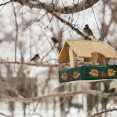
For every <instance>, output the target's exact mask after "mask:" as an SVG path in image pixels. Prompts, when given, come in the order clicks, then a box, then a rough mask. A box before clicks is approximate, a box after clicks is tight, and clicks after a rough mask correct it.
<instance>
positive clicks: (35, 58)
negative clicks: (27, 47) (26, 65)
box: [31, 54, 40, 62]
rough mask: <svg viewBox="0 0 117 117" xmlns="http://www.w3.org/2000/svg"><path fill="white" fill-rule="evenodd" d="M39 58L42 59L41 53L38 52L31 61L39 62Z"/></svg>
mask: <svg viewBox="0 0 117 117" xmlns="http://www.w3.org/2000/svg"><path fill="white" fill-rule="evenodd" d="M39 59H40V56H39V54H36V55H35V56H34V57H33V58H32V59H31V61H34V62H37V61H38V60H39Z"/></svg>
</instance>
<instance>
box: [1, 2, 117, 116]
mask: <svg viewBox="0 0 117 117" xmlns="http://www.w3.org/2000/svg"><path fill="white" fill-rule="evenodd" d="M14 1H15V0H11V1H10V2H9V0H1V1H0V117H4V116H7V117H90V116H91V117H93V116H96V117H117V111H115V110H117V109H116V108H117V104H116V101H117V98H116V96H117V91H116V89H117V81H116V80H110V81H102V82H91V83H90V82H73V83H66V84H60V83H59V75H58V72H59V70H60V69H68V68H69V65H66V64H63V63H58V62H57V58H58V56H59V54H60V51H61V49H62V46H63V44H64V43H65V41H66V40H67V39H70V35H71V32H72V29H73V27H72V26H73V24H75V22H76V19H77V16H78V13H79V12H78V11H79V10H78V11H77V12H75V11H74V12H70V11H69V13H67V12H66V13H62V12H61V13H60V12H51V10H50V11H48V10H47V9H49V8H51V7H52V8H53V9H54V8H58V11H59V9H60V8H61V9H63V10H65V9H67V6H68V7H75V5H76V4H78V5H79V7H77V8H78V9H80V7H81V4H82V2H84V4H83V9H84V10H83V11H81V12H80V15H79V18H78V22H77V25H78V27H75V28H76V29H78V30H79V31H81V32H83V28H84V26H85V25H86V24H88V25H89V27H90V28H91V29H92V32H93V34H94V36H95V37H96V40H100V34H99V31H98V28H97V25H96V22H95V18H94V15H93V12H92V10H91V5H93V2H95V1H96V2H95V4H94V5H93V9H94V11H95V16H96V19H97V22H98V26H99V29H100V32H101V35H102V39H103V41H106V42H108V43H109V44H110V45H111V46H112V47H113V49H114V50H117V0H94V1H92V0H88V1H86V0H84V1H82V0H70V1H67V0H40V2H41V3H42V4H41V5H40V7H38V4H39V2H38V1H36V0H32V1H31V0H29V1H28V0H16V1H15V2H14ZM32 4H33V5H32ZM36 5H37V7H34V6H36ZM44 5H45V6H44ZM43 6H44V7H43ZM53 6H54V7H53ZM46 7H47V8H46ZM87 7H89V8H87ZM66 11H68V10H66ZM84 39H85V38H84V36H83V35H81V34H78V33H77V32H76V31H74V33H73V35H72V40H84ZM36 54H39V56H40V59H39V61H38V62H35V61H31V59H32V58H33V57H34V56H35V55H36ZM38 64H39V65H38ZM107 64H114V65H115V64H117V60H116V59H109V60H108V62H107ZM80 90H82V92H79V91H80ZM85 90H95V91H97V92H98V93H95V92H94V94H93V93H92V94H90V93H88V92H85ZM73 92H74V93H73ZM99 92H100V93H102V94H104V96H105V94H106V93H112V95H111V97H110V96H108V97H104V96H103V95H99ZM69 93H70V95H68V94H69ZM105 110H114V111H108V112H105ZM101 112H103V113H102V114H100V113H101ZM96 114H98V115H96Z"/></svg>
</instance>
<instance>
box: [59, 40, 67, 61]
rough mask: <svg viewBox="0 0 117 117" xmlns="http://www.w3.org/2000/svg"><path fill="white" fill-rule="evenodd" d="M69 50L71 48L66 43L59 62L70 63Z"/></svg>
mask: <svg viewBox="0 0 117 117" xmlns="http://www.w3.org/2000/svg"><path fill="white" fill-rule="evenodd" d="M68 50H69V47H68V44H67V42H66V43H65V44H64V46H63V48H62V50H61V52H60V55H59V57H58V60H57V61H58V62H69V51H68Z"/></svg>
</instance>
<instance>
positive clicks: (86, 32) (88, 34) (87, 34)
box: [83, 24, 95, 38]
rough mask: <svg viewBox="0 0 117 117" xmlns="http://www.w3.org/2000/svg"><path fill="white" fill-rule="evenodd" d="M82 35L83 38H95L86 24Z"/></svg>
mask: <svg viewBox="0 0 117 117" xmlns="http://www.w3.org/2000/svg"><path fill="white" fill-rule="evenodd" d="M83 33H84V35H85V36H87V37H88V36H93V37H94V38H95V36H94V35H93V32H92V31H91V29H90V28H89V25H88V24H86V25H85V27H84V29H83Z"/></svg>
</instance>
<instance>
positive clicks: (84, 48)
mask: <svg viewBox="0 0 117 117" xmlns="http://www.w3.org/2000/svg"><path fill="white" fill-rule="evenodd" d="M77 56H78V57H80V58H84V61H83V62H98V63H99V65H93V66H79V67H78V66H77ZM106 58H117V53H116V51H114V50H113V48H112V47H111V46H110V45H109V44H108V43H107V42H101V41H88V40H87V41H86V40H85V41H84V40H72V41H70V40H67V41H66V42H65V44H64V46H63V48H62V50H61V53H60V55H59V58H58V62H62V63H63V62H64V63H68V62H70V69H66V70H60V71H59V80H60V83H65V82H71V81H81V80H83V81H99V80H105V79H116V78H117V65H106Z"/></svg>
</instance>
